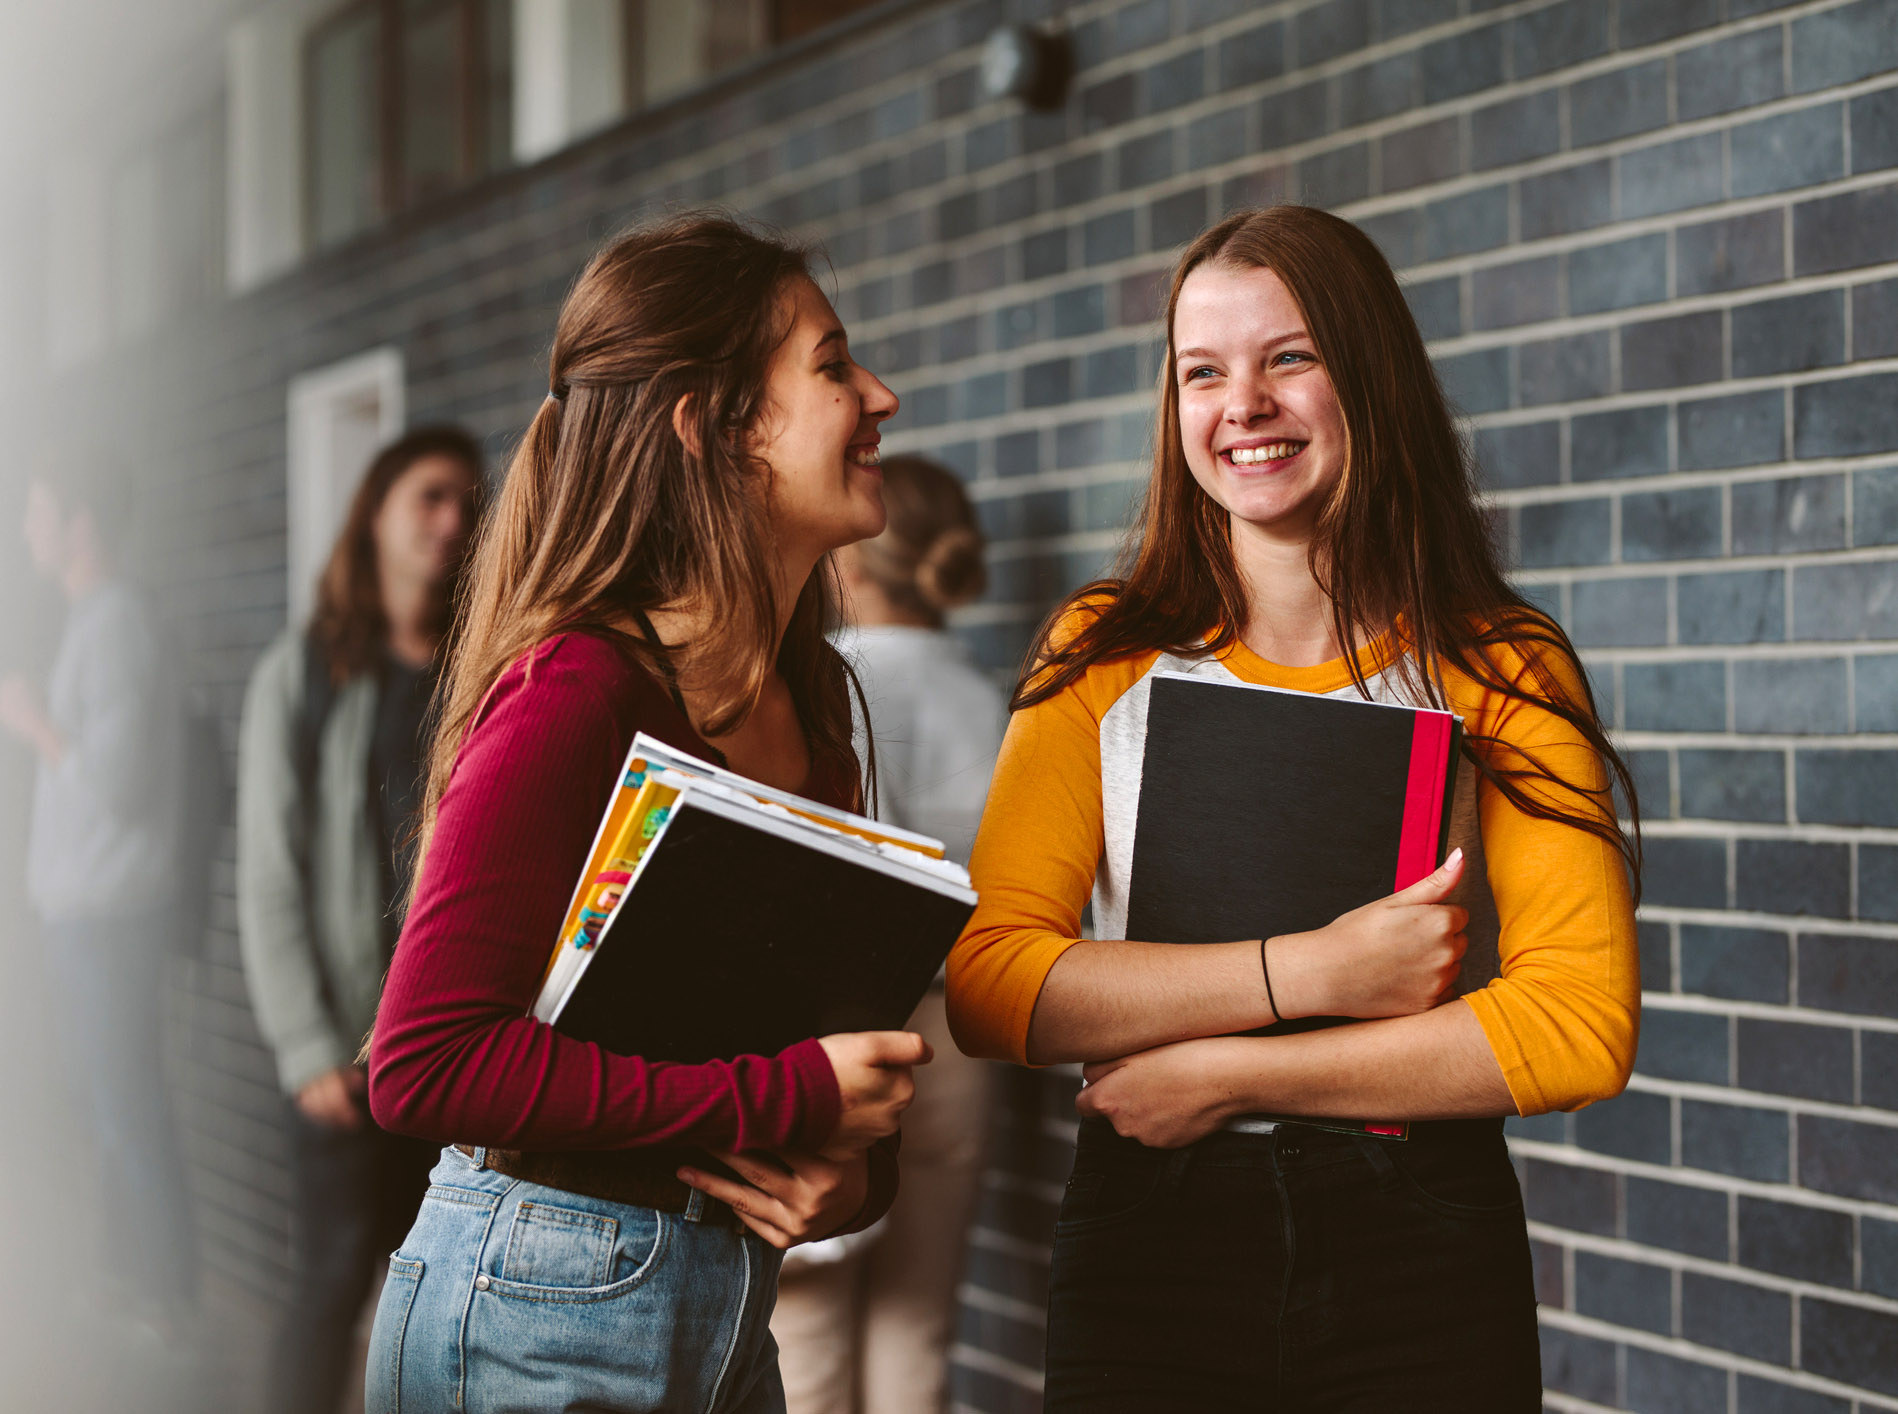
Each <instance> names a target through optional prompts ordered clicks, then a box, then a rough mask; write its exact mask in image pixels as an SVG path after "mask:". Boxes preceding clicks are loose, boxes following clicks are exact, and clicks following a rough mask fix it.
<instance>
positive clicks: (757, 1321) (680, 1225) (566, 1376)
mask: <svg viewBox="0 0 1898 1414" xmlns="http://www.w3.org/2000/svg"><path fill="white" fill-rule="evenodd" d="M429 1179H430V1183H429V1189H428V1196H427V1197H426V1198H425V1199H424V1200H423V1202H422V1210H421V1212H420V1214H419V1215H418V1216H417V1217H416V1220H415V1227H414V1229H413V1230H412V1231H411V1232H410V1233H409V1236H408V1239H407V1241H405V1242H404V1243H403V1244H402V1246H401V1247H400V1248H398V1249H397V1250H396V1252H395V1254H394V1255H393V1256H392V1257H391V1258H390V1259H389V1278H388V1281H387V1282H386V1283H385V1284H384V1286H383V1288H382V1301H381V1304H380V1306H379V1307H378V1308H377V1310H376V1325H375V1332H374V1334H373V1335H372V1336H371V1337H370V1341H369V1369H368V1399H367V1409H368V1414H434V1411H438V1410H439V1411H451V1410H452V1411H455V1412H456V1414H505V1412H506V1411H520V1414H530V1411H531V1414H543V1411H555V1410H573V1411H579V1410H586V1411H589V1414H594V1411H599V1412H600V1414H605V1411H615V1414H649V1412H650V1414H659V1411H665V1414H675V1411H688V1410H689V1411H693V1414H783V1410H784V1388H783V1385H782V1383H781V1382H780V1380H779V1378H778V1352H777V1346H776V1344H775V1343H774V1342H773V1341H772V1339H771V1330H770V1318H771V1307H772V1303H773V1302H774V1301H775V1300H776V1299H777V1289H778V1263H779V1253H778V1251H777V1249H775V1248H773V1247H772V1246H771V1245H770V1244H769V1243H767V1242H765V1241H764V1240H763V1239H762V1238H759V1237H757V1236H756V1235H755V1234H753V1233H750V1232H743V1233H740V1232H734V1231H733V1230H731V1229H730V1228H726V1227H720V1226H716V1225H713V1224H710V1223H701V1222H699V1221H697V1217H696V1214H694V1213H686V1214H675V1213H663V1212H659V1211H657V1210H656V1209H653V1208H644V1207H636V1206H633V1205H630V1204H626V1203H612V1202H607V1201H606V1200H604V1199H600V1198H588V1197H585V1196H583V1195H581V1194H578V1193H568V1192H566V1191H564V1190H562V1189H558V1188H545V1187H542V1186H541V1185H539V1184H535V1183H526V1182H523V1181H521V1180H520V1179H516V1178H509V1177H507V1176H506V1175H505V1174H500V1173H496V1172H495V1171H494V1170H493V1169H490V1168H485V1167H482V1166H480V1165H478V1164H477V1163H476V1161H475V1160H474V1159H472V1158H470V1157H468V1156H467V1155H466V1154H463V1153H462V1152H461V1151H459V1150H458V1149H453V1148H449V1149H444V1150H442V1157H441V1162H440V1163H438V1164H437V1165H436V1166H435V1170H434V1172H433V1173H432V1174H430V1175H429Z"/></svg>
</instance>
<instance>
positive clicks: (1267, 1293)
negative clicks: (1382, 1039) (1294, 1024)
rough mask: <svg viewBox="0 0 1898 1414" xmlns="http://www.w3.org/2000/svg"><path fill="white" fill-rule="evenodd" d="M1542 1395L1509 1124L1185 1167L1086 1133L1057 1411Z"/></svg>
mask: <svg viewBox="0 0 1898 1414" xmlns="http://www.w3.org/2000/svg"><path fill="white" fill-rule="evenodd" d="M1541 1383H1542V1382H1541V1374H1540V1369H1539V1356H1538V1351H1537V1340H1536V1314H1535V1293H1534V1288H1533V1284H1532V1279H1531V1276H1530V1270H1529V1239H1528V1234H1527V1232H1526V1230H1525V1228H1524V1219H1523V1211H1522V1195H1521V1192H1520V1190H1519V1189H1518V1187H1517V1184H1516V1175H1515V1170H1514V1169H1513V1168H1512V1167H1511V1166H1510V1162H1509V1154H1508V1151H1507V1150H1506V1148H1505V1147H1504V1145H1503V1135H1502V1124H1501V1122H1500V1121H1498V1120H1465V1121H1456V1122H1451V1123H1439V1124H1430V1125H1418V1126H1414V1127H1413V1133H1412V1137H1411V1138H1410V1139H1409V1140H1407V1141H1405V1142H1403V1143H1392V1142H1390V1141H1385V1140H1377V1139H1368V1138H1357V1137H1354V1136H1350V1135H1343V1134H1331V1133H1328V1132H1326V1131H1323V1130H1317V1129H1310V1128H1306V1127H1304V1126H1302V1125H1281V1126H1280V1127H1279V1128H1278V1130H1277V1131H1276V1132H1274V1133H1271V1134H1257V1135H1254V1134H1231V1133H1225V1132H1221V1133H1218V1134H1214V1135H1211V1136H1209V1137H1207V1138H1206V1139H1203V1140H1201V1141H1200V1142H1198V1143H1197V1144H1194V1145H1192V1146H1190V1147H1188V1148H1185V1149H1180V1150H1174V1151H1168V1150H1162V1149H1148V1148H1146V1147H1144V1146H1143V1145H1140V1144H1137V1143H1135V1142H1134V1141H1132V1140H1129V1139H1122V1138H1120V1137H1119V1136H1118V1135H1116V1134H1115V1133H1114V1131H1113V1129H1112V1127H1111V1126H1110V1125H1108V1124H1107V1123H1106V1122H1105V1121H1101V1120H1086V1121H1084V1122H1083V1123H1082V1125H1081V1135H1080V1143H1079V1146H1078V1148H1077V1150H1076V1153H1075V1159H1074V1174H1073V1177H1071V1178H1070V1179H1069V1180H1068V1188H1067V1194H1066V1197H1065V1198H1064V1199H1063V1200H1062V1203H1061V1217H1060V1221H1059V1222H1058V1224H1057V1225H1056V1227H1055V1244H1054V1267H1053V1271H1052V1273H1051V1276H1050V1285H1049V1294H1048V1367H1047V1386H1046V1391H1047V1392H1046V1404H1045V1407H1046V1409H1047V1410H1048V1414H1056V1411H1063V1410H1086V1411H1088V1414H1104V1412H1109V1411H1123V1410H1124V1411H1129V1414H1131V1412H1132V1411H1140V1414H1156V1411H1166V1410H1179V1411H1188V1410H1191V1411H1195V1414H1209V1412H1210V1411H1219V1410H1235V1411H1236V1410H1248V1411H1297V1414H1306V1412H1307V1411H1313V1414H1316V1411H1335V1412H1336V1414H1346V1411H1349V1414H1373V1412H1375V1414H1390V1411H1392V1410H1403V1411H1406V1414H1427V1412H1433V1411H1443V1414H1451V1411H1455V1414H1479V1412H1480V1414H1488V1411H1497V1414H1515V1411H1522V1414H1535V1412H1536V1411H1538V1410H1540V1409H1541V1407H1542V1391H1541Z"/></svg>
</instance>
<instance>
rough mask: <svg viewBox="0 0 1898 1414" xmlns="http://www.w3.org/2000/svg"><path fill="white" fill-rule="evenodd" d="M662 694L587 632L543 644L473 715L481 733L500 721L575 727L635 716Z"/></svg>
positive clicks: (514, 666) (601, 638) (499, 681)
mask: <svg viewBox="0 0 1898 1414" xmlns="http://www.w3.org/2000/svg"><path fill="white" fill-rule="evenodd" d="M655 695H657V696H658V697H659V699H660V700H662V701H663V700H664V693H663V690H662V689H661V688H659V686H658V685H657V684H656V683H654V682H653V680H652V677H651V675H650V674H648V673H647V672H645V671H644V670H643V669H642V668H640V667H639V666H638V665H637V664H636V663H635V662H634V661H633V658H632V655H631V654H630V653H627V652H626V651H624V650H623V649H621V648H620V647H619V646H618V645H617V644H615V643H614V642H613V641H612V640H611V639H609V638H607V637H606V636H605V635H603V634H598V633H590V632H584V631H574V632H569V633H559V634H555V635H554V636H552V637H551V638H546V639H543V640H541V641H540V642H539V643H537V644H535V645H534V646H533V647H532V648H530V649H528V650H527V651H526V652H525V653H523V654H521V656H520V657H518V658H516V659H515V660H514V661H513V662H512V663H510V664H508V666H507V667H506V668H504V669H503V670H502V672H501V675H500V676H499V677H498V678H496V679H495V681H494V686H493V687H491V688H489V689H488V695H487V698H486V700H485V701H484V702H483V704H482V706H481V708H480V710H479V711H477V713H476V714H475V722H474V726H475V728H476V729H477V730H479V728H480V727H481V726H482V725H483V723H485V722H487V721H489V720H491V719H493V718H495V717H497V716H505V717H509V718H519V717H521V716H527V717H533V718H540V719H544V720H546V721H547V722H548V724H549V725H552V724H553V723H555V722H559V723H562V724H576V723H583V722H595V723H604V722H606V721H609V720H617V719H618V718H619V717H621V716H623V715H627V714H629V713H637V711H638V709H639V708H640V707H642V706H645V705H647V704H648V702H649V701H650V699H652V698H653V697H654V696H655Z"/></svg>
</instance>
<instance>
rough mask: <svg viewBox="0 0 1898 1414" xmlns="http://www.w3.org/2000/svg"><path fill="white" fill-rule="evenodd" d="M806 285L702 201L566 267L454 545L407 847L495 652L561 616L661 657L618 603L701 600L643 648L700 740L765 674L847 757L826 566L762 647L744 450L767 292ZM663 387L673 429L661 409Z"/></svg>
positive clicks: (756, 236)
mask: <svg viewBox="0 0 1898 1414" xmlns="http://www.w3.org/2000/svg"><path fill="white" fill-rule="evenodd" d="M808 278H810V271H809V265H808V260H807V257H806V255H805V253H804V252H803V251H802V250H800V249H798V248H797V247H795V246H792V245H790V244H787V243H786V242H784V241H782V240H779V239H776V238H774V237H772V236H769V235H765V234H762V233H760V232H758V231H755V230H751V229H748V228H746V227H744V226H741V225H740V224H738V223H737V222H736V221H734V220H732V219H730V218H729V217H726V216H722V215H715V214H706V213H695V214H689V215H683V216H678V217H673V218H671V219H668V220H665V221H661V222H657V223H655V224H652V225H648V226H644V227H641V228H639V229H637V230H634V231H632V232H631V233H629V234H627V235H624V236H621V237H619V238H618V239H617V240H615V241H613V242H612V243H611V244H610V245H608V246H607V247H606V248H605V249H604V250H602V251H601V252H600V253H599V254H598V255H596V256H595V257H594V258H593V260H592V262H591V263H590V264H589V265H588V266H587V268H586V270H585V271H584V272H583V273H582V274H581V276H580V278H579V280H578V281H577V282H576V283H575V285H574V287H573V289H572V291H571V292H570V293H569V294H568V296H567V299H566V303H565V304H564V305H563V306H562V307H561V311H560V319H559V323H558V325H557V327H556V329H555V333H554V344H553V352H552V357H551V360H550V366H549V371H548V372H549V386H550V388H551V392H550V394H549V396H548V397H547V398H546V399H544V400H543V401H542V403H541V405H540V408H539V410H538V411H537V412H536V413H535V414H534V420H533V422H532V423H531V424H530V425H529V427H528V429H527V434H526V437H525V438H524V439H523V440H522V442H521V445H520V448H519V450H518V451H516V453H515V454H514V460H513V463H512V465H511V466H510V467H509V468H508V472H507V479H506V482H505V483H504V485H503V486H502V489H501V493H500V495H499V496H498V497H497V498H496V503H495V507H494V510H493V512H492V514H491V515H490V516H489V517H488V519H487V523H486V524H485V525H484V527H483V529H482V532H481V535H480V538H479V540H478V542H477V544H476V546H475V550H474V558H473V566H472V570H471V576H470V582H469V585H468V589H467V592H466V594H465V596H464V600H463V605H462V610H461V613H460V616H459V617H458V619H457V622H456V625H455V629H454V633H453V637H452V640H451V644H450V654H449V661H448V672H447V679H446V681H445V683H444V685H443V697H442V715H441V721H440V726H439V728H438V730H437V732H436V736H435V741H434V745H433V748H432V750H431V754H430V760H429V773H428V792H427V796H426V799H425V803H424V807H423V826H422V829H423V848H424V849H426V848H427V840H428V835H429V833H430V832H431V830H432V828H433V824H434V818H435V811H436V807H437V805H438V804H439V802H440V800H441V795H442V791H443V789H444V788H445V787H446V786H447V783H448V777H449V775H450V773H451V772H452V770H453V768H454V762H455V754H456V752H457V751H458V750H459V748H460V745H461V741H462V738H463V736H464V735H465V734H466V732H467V730H468V726H469V724H470V723H471V722H472V721H473V719H474V716H475V713H476V712H477V710H478V709H479V707H480V704H481V701H482V699H483V698H484V697H485V696H486V694H487V692H488V689H489V688H490V687H491V686H493V684H494V682H495V680H496V679H497V678H499V677H500V675H501V674H502V672H503V671H505V670H506V668H507V667H508V665H509V664H511V663H513V662H514V661H516V660H517V659H518V658H520V657H521V656H522V655H523V654H524V653H526V652H527V651H528V650H529V649H531V648H533V647H534V646H535V645H537V644H539V643H541V642H543V641H545V640H546V639H548V638H550V637H552V636H553V635H555V634H557V633H561V632H566V631H570V630H576V629H578V630H585V631H590V632H595V633H601V634H605V635H609V636H613V637H615V638H617V640H618V641H619V642H621V643H622V644H623V645H624V646H625V647H626V648H627V649H628V651H630V652H633V653H636V654H640V655H642V656H644V657H645V659H646V661H647V662H648V663H649V664H650V665H651V666H652V667H653V668H654V669H655V670H661V669H662V667H663V665H662V664H661V663H660V662H659V661H658V659H657V657H656V656H655V655H654V654H653V652H652V649H651V648H650V647H649V646H648V645H646V644H644V643H643V642H642V641H641V640H640V639H638V638H637V637H634V636H632V635H629V634H627V633H626V632H625V631H624V626H625V624H626V623H627V621H628V619H629V617H631V616H633V615H635V614H636V613H637V612H642V611H647V610H653V609H658V608H661V607H666V606H674V607H689V608H693V609H696V610H700V611H702V612H703V616H704V621H705V623H706V628H705V630H704V632H703V633H702V634H701V635H700V636H699V637H698V638H697V639H696V640H695V641H692V642H688V643H670V644H667V645H665V649H664V655H665V658H666V660H667V661H668V662H670V663H672V664H674V665H676V668H677V671H678V672H679V674H680V676H681V677H683V678H685V679H686V680H688V681H689V682H690V683H691V685H692V687H693V688H694V689H695V691H696V692H697V693H698V694H699V695H700V698H701V700H702V701H708V702H709V703H710V706H709V707H708V708H707V709H706V710H705V712H704V715H703V716H702V717H701V718H700V719H698V720H696V721H695V722H694V723H693V725H694V726H695V728H696V729H697V730H698V731H699V732H700V733H701V734H703V735H706V736H717V735H720V734H722V733H724V732H727V731H729V730H730V729H731V728H733V727H734V726H736V725H738V724H739V723H740V722H742V721H743V720H744V719H745V717H746V716H747V714H749V713H750V711H751V710H752V708H753V706H754V705H755V704H756V702H757V701H758V697H759V694H760V693H761V692H762V690H763V688H764V685H765V682H766V680H767V679H768V677H769V676H770V674H771V672H772V671H773V669H774V668H775V669H776V671H778V672H779V673H780V674H781V675H782V676H783V678H784V680H785V683H786V684H787V686H788V687H789V688H790V691H791V696H792V700H793V701H794V702H795V704H796V706H797V711H798V716H799V719H800V720H801V722H802V724H803V726H804V730H805V733H806V735H807V737H808V738H809V740H810V744H811V749H812V753H813V755H814V756H816V757H819V758H821V757H823V756H826V755H834V756H836V757H838V758H843V759H849V758H850V753H851V744H850V697H849V687H848V679H847V669H846V667H845V665H844V662H843V660H842V658H841V657H840V656H839V655H838V653H837V652H836V650H835V649H833V648H832V647H831V646H830V644H829V642H828V641H827V640H826V639H825V637H824V634H825V630H826V628H827V627H829V626H830V625H831V624H832V623H833V622H834V620H835V618H836V614H835V607H834V606H835V603H836V586H835V583H834V580H835V571H834V570H833V569H832V568H831V566H830V564H829V562H828V560H826V561H825V562H824V563H822V564H820V566H819V567H818V570H817V572H816V573H814V574H812V575H811V577H810V579H809V580H807V581H806V583H805V584H804V587H803V589H802V590H801V592H800V593H799V596H798V600H797V603H796V604H795V605H794V606H793V608H792V612H791V615H790V624H789V627H788V628H787V629H786V630H785V632H784V635H783V639H782V642H780V640H779V636H778V623H779V612H778V605H777V601H776V592H775V590H774V588H773V586H774V585H775V584H776V582H777V576H776V573H775V565H776V560H775V550H774V539H773V531H772V524H771V518H770V513H769V495H768V487H769V478H770V468H769V467H768V466H765V465H763V464H761V463H760V462H759V461H758V459H757V458H756V457H754V456H753V455H752V454H751V453H750V452H749V451H748V449H747V435H748V433H749V432H750V431H751V430H752V429H754V428H755V427H756V426H757V425H758V422H759V418H760V417H761V415H763V414H764V413H765V412H766V410H767V406H766V389H765V379H766V374H767V371H768V369H769V365H770V362H771V357H772V355H773V353H774V352H775V351H776V350H777V348H778V346H779V345H780V344H781V343H782V342H783V340H784V338H785V336H786V335H787V334H788V333H789V332H790V329H789V323H790V309H789V304H788V302H787V300H786V299H785V294H786V289H787V286H789V285H790V284H791V283H792V282H793V281H796V280H800V279H808ZM682 398H685V399H688V401H687V402H686V404H685V407H686V409H687V412H686V413H685V416H686V417H687V418H688V419H689V426H688V429H687V430H688V432H689V434H690V435H688V436H686V437H684V438H681V436H680V435H679V432H678V431H677V430H676V429H675V427H674V423H673V408H674V407H675V405H678V404H679V402H680V399H682Z"/></svg>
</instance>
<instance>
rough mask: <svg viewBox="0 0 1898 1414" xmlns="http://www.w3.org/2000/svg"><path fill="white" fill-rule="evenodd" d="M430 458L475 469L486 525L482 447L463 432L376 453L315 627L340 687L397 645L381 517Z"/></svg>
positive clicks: (442, 624) (442, 430)
mask: <svg viewBox="0 0 1898 1414" xmlns="http://www.w3.org/2000/svg"><path fill="white" fill-rule="evenodd" d="M427 457H449V458H452V459H453V460H455V461H458V462H460V463H461V464H462V465H463V466H465V467H467V468H468V477H469V483H470V486H469V495H470V496H471V497H472V498H473V500H474V505H473V512H474V518H475V519H476V520H477V521H478V520H479V518H480V513H481V500H482V492H483V489H484V488H483V482H482V477H481V446H480V444H479V443H477V442H476V441H475V439H474V438H473V437H471V436H469V435H468V434H467V433H466V432H464V431H462V430H461V429H460V428H459V427H450V426H446V425H442V426H431V427H417V428H415V429H414V430H412V431H409V432H405V433H404V434H403V435H402V436H400V437H398V438H397V439H396V440H395V441H393V442H391V443H390V444H389V445H388V446H386V447H384V448H383V449H382V450H381V451H380V452H377V453H376V458H375V460H374V461H372V462H370V463H369V470H368V471H366V472H364V473H363V478H362V483H361V484H360V485H359V486H357V487H356V494H355V495H354V496H353V497H351V498H350V502H349V511H348V513H347V514H345V515H344V517H343V528H342V530H341V531H339V532H338V533H337V536H336V543H335V545H333V546H332V547H331V548H330V556H329V560H328V562H327V563H325V564H324V566H323V573H322V576H321V577H320V578H319V579H318V580H317V584H316V612H315V614H314V615H312V617H311V620H310V632H311V633H312V634H314V635H315V636H316V640H317V642H318V644H320V645H321V647H322V649H323V656H324V658H325V660H327V661H328V663H329V668H330V676H331V678H332V679H333V680H334V681H335V682H336V683H337V684H338V685H339V686H340V685H341V684H343V683H345V682H348V681H349V680H350V679H351V678H356V677H360V676H362V675H363V674H364V673H370V672H374V671H375V670H376V667H377V665H378V664H379V663H380V661H381V658H382V649H383V645H384V644H385V643H387V642H388V638H389V616H388V615H387V614H386V613H384V612H383V608H382V581H381V579H380V577H379V576H378V574H377V572H376V537H375V524H376V515H377V513H378V512H380V511H381V510H382V503H383V502H384V501H386V500H388V499H389V492H390V491H391V490H392V489H393V488H394V486H395V483H396V482H398V481H400V480H401V479H402V477H403V476H404V475H405V474H406V473H407V472H408V470H409V469H410V468H411V467H413V466H414V465H415V464H416V463H417V462H419V461H422V460H423V459H424V458H427ZM461 565H462V560H461V559H457V560H456V562H455V564H454V565H453V566H451V567H450V569H449V572H448V578H447V580H446V582H445V583H444V584H443V585H442V594H441V598H440V600H439V602H438V605H437V609H438V613H439V622H437V623H435V624H433V625H431V633H432V634H433V636H435V637H438V638H439V637H440V636H441V635H443V634H445V633H446V632H447V631H448V624H449V619H450V616H451V615H452V614H453V612H454V599H455V588H456V582H457V579H458V577H459V575H460V572H461Z"/></svg>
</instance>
